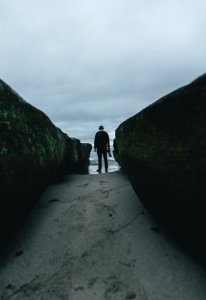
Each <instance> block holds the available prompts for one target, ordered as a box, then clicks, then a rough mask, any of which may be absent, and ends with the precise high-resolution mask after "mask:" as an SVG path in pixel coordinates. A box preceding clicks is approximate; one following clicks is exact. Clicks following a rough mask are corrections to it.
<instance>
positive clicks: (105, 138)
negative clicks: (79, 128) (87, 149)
mask: <svg viewBox="0 0 206 300" xmlns="http://www.w3.org/2000/svg"><path fill="white" fill-rule="evenodd" d="M94 149H97V150H102V151H110V145H109V135H108V133H107V132H106V131H103V130H100V131H98V132H97V133H96V135H95V139H94Z"/></svg>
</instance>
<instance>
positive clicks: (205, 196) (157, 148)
mask: <svg viewBox="0 0 206 300" xmlns="http://www.w3.org/2000/svg"><path fill="white" fill-rule="evenodd" d="M115 148H116V155H117V157H118V162H119V163H120V164H121V166H122V167H123V169H124V170H125V171H126V172H127V174H128V175H129V178H130V180H131V183H132V185H133V187H134V189H135V191H136V193H137V194H138V196H139V198H140V199H141V200H142V201H143V202H144V203H145V204H146V206H147V207H148V208H149V209H150V210H151V211H152V212H153V213H154V215H155V216H156V217H157V218H158V220H159V221H160V222H161V223H162V224H164V225H165V226H166V227H167V229H169V230H170V231H171V232H172V233H173V234H175V236H176V237H178V238H179V239H180V240H181V241H182V242H184V243H187V244H189V245H190V246H192V247H193V248H197V249H198V251H199V250H200V249H201V248H202V246H203V245H204V244H205V234H206V75H203V76H201V77H199V78H198V79H196V80H195V81H193V82H192V83H191V84H189V85H187V86H184V87H182V88H180V89H178V90H176V91H174V92H172V93H171V94H169V95H167V96H165V97H163V98H161V99H160V100H159V101H157V102H155V103H154V104H152V105H150V106H148V107H147V108H145V109H144V110H143V111H141V112H140V113H138V114H136V115H135V116H133V117H131V118H129V119H128V120H126V121H125V122H123V123H122V124H121V125H120V126H119V127H118V128H117V130H116V139H115Z"/></svg>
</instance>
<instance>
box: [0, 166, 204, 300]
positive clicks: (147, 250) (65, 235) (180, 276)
mask: <svg viewBox="0 0 206 300" xmlns="http://www.w3.org/2000/svg"><path fill="white" fill-rule="evenodd" d="M0 299H1V300H8V299H12V300H13V299H21V300H24V299H31V300H33V299H35V300H37V299H38V300H39V299H43V300H44V299H50V300H53V299H54V300H56V299H65V300H66V299H67V300H68V299H70V300H101V299H112V300H116V299H117V300H122V299H138V300H142V299H144V300H163V299H164V300H165V299H172V300H173V299H175V300H196V299H198V300H205V299H206V270H205V269H204V268H203V267H201V266H200V265H198V264H197V263H196V262H195V261H193V260H192V259H191V258H190V257H188V256H187V255H186V254H185V253H184V252H183V251H182V250H181V249H179V248H178V247H177V246H176V245H175V243H173V242H172V241H171V240H170V239H169V238H168V237H167V235H166V234H165V233H164V231H163V230H162V229H161V228H160V227H159V226H158V225H157V224H156V222H155V221H154V219H153V218H152V217H151V216H150V214H149V213H148V212H147V210H146V209H145V208H144V206H143V205H142V204H141V202H140V201H139V200H138V198H137V196H136V194H135V193H134V191H133V189H132V188H131V185H130V183H129V181H128V179H127V177H126V176H125V175H124V174H123V173H122V172H121V171H118V172H114V173H107V174H99V175H69V176H66V177H65V178H64V180H63V181H62V182H60V183H58V184H54V185H51V186H49V187H48V189H47V190H46V191H45V192H44V194H43V195H42V197H41V198H40V200H39V201H38V203H37V204H36V206H35V208H34V209H33V211H32V213H31V215H30V216H29V217H28V219H27V221H26V222H25V224H24V225H23V226H22V228H21V230H20V231H19V233H18V234H17V236H16V237H15V239H14V240H13V241H12V242H11V244H10V246H9V247H8V249H7V250H6V251H5V253H4V254H2V255H1V258H0Z"/></svg>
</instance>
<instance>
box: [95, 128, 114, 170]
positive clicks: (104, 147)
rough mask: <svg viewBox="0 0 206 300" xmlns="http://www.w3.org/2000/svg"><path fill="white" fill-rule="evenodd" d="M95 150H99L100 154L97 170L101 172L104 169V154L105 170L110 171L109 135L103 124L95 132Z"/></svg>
mask: <svg viewBox="0 0 206 300" xmlns="http://www.w3.org/2000/svg"><path fill="white" fill-rule="evenodd" d="M94 151H97V156H98V170H97V172H99V173H101V170H102V156H103V157H104V165H105V172H108V160H107V152H108V153H109V156H111V153H110V145H109V135H108V133H107V132H106V131H104V127H103V126H102V125H101V126H99V131H98V132H97V133H96V134H95V139H94Z"/></svg>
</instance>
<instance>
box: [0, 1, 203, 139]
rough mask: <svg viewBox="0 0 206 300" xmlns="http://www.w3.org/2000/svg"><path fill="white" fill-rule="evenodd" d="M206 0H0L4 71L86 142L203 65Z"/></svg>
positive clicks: (28, 97) (59, 123)
mask: <svg viewBox="0 0 206 300" xmlns="http://www.w3.org/2000/svg"><path fill="white" fill-rule="evenodd" d="M205 54H206V1H205V0H181V1H180V0H18V1H17V0H1V1H0V78H1V79H3V80H4V81H5V82H6V83H7V84H9V85H10V86H11V87H12V88H13V89H15V90H16V91H17V92H18V93H19V94H20V95H21V96H22V97H23V98H24V99H25V100H26V101H28V102H29V103H31V104H32V105H34V106H36V107H37V108H39V109H41V110H42V111H44V112H45V113H46V114H47V115H48V116H49V117H50V119H51V120H52V121H53V123H54V124H55V125H57V126H58V127H59V128H61V129H62V130H63V131H64V132H66V133H67V134H68V135H69V136H72V137H76V138H79V139H80V140H81V141H82V142H89V141H91V140H93V136H94V134H95V132H96V131H97V129H98V127H99V125H101V124H103V125H104V127H105V130H107V131H108V132H109V134H110V137H111V139H112V138H113V136H114V131H115V129H116V128H117V127H118V125H119V124H120V123H121V122H122V121H124V120H125V119H127V118H129V117H130V116H132V115H134V114H136V113H137V112H139V111H140V110H142V109H143V108H145V107H146V106H147V105H149V104H151V103H152V102H154V101H156V100H157V99H159V98H160V97H162V96H164V95H165V94H167V93H169V92H171V91H173V90H174V89H177V88H179V87H180V86H182V85H185V84H187V83H189V82H191V81H192V80H193V79H195V78H196V77H198V76H200V75H202V74H203V73H205V70H206V57H205Z"/></svg>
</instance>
